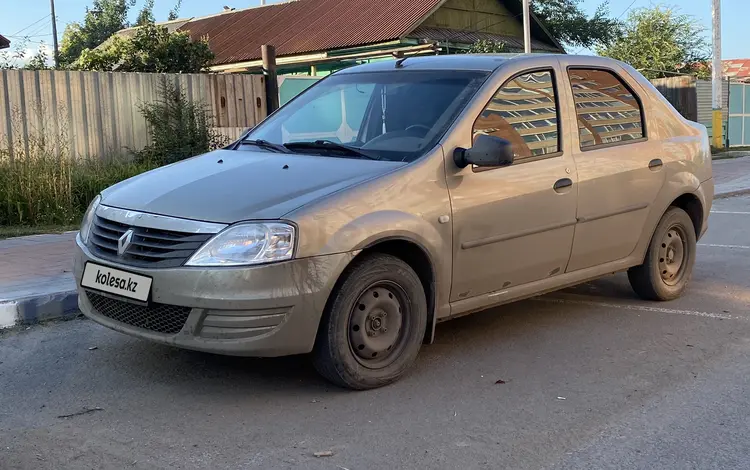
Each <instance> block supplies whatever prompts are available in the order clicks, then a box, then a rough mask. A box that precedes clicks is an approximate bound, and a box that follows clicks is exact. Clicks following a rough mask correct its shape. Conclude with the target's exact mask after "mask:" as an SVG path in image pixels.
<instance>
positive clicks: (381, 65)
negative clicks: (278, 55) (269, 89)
mask: <svg viewBox="0 0 750 470" xmlns="http://www.w3.org/2000/svg"><path fill="white" fill-rule="evenodd" d="M545 57H548V58H549V59H550V62H554V61H556V60H557V59H562V58H564V59H565V60H566V61H567V62H568V63H569V65H572V66H579V65H580V66H607V65H609V66H611V65H612V64H614V63H617V61H615V60H613V59H608V58H606V57H598V56H588V55H568V54H564V55H563V54H451V55H436V56H419V57H406V58H402V59H401V60H400V64H399V61H394V60H385V61H379V62H372V63H369V64H362V65H356V66H354V67H349V68H347V69H344V70H341V71H340V72H337V73H338V74H345V73H346V74H348V73H363V72H384V71H388V70H394V69H399V70H477V71H486V72H493V71H495V70H496V69H497V68H498V67H500V66H501V65H503V64H506V63H508V61H513V63H514V64H517V65H518V66H519V67H523V65H524V64H523V62H534V63H535V64H536V65H538V63H539V60H540V59H544V58H545Z"/></svg>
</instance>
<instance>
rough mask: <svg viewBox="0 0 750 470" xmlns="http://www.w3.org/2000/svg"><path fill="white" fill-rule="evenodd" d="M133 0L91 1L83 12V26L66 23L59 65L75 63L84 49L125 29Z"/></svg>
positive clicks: (93, 46) (76, 23) (91, 47)
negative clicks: (90, 4) (91, 3)
mask: <svg viewBox="0 0 750 470" xmlns="http://www.w3.org/2000/svg"><path fill="white" fill-rule="evenodd" d="M133 5H135V0H94V4H93V6H92V8H91V9H88V8H87V9H86V15H85V16H84V19H83V22H82V23H78V22H73V23H70V24H69V25H68V26H67V27H66V28H65V32H64V33H63V37H62V42H61V44H60V65H61V66H62V67H65V66H68V65H70V64H72V63H73V62H75V61H76V60H77V59H78V57H79V56H80V55H81V52H83V50H84V49H93V48H95V47H96V46H98V45H99V44H101V43H103V42H104V41H106V40H107V39H108V38H109V37H111V36H112V35H113V34H115V33H116V32H117V31H119V30H121V29H124V28H127V27H128V26H129V23H128V11H129V10H130V8H131V7H132V6H133Z"/></svg>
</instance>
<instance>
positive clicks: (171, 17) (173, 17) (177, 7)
mask: <svg viewBox="0 0 750 470" xmlns="http://www.w3.org/2000/svg"><path fill="white" fill-rule="evenodd" d="M181 6H182V0H177V3H175V5H174V8H172V9H171V10H169V16H168V17H167V19H168V20H169V21H172V20H176V19H177V18H178V15H179V14H180V7H181Z"/></svg>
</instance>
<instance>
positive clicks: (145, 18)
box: [135, 0, 156, 26]
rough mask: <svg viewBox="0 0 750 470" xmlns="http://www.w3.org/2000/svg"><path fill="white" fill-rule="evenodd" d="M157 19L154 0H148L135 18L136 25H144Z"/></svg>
mask: <svg viewBox="0 0 750 470" xmlns="http://www.w3.org/2000/svg"><path fill="white" fill-rule="evenodd" d="M154 21H156V20H155V19H154V0H146V3H145V4H144V5H143V8H141V11H139V12H138V17H137V18H136V19H135V25H136V26H143V25H146V24H149V23H153V22H154Z"/></svg>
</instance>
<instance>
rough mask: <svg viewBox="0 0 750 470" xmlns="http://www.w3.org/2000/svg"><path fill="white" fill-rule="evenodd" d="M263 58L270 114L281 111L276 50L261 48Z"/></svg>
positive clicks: (268, 46)
mask: <svg viewBox="0 0 750 470" xmlns="http://www.w3.org/2000/svg"><path fill="white" fill-rule="evenodd" d="M260 54H261V57H262V58H263V76H264V77H265V79H266V106H267V108H268V114H271V113H272V112H274V111H276V110H277V109H279V82H278V81H277V79H276V48H275V47H273V46H271V45H268V44H264V45H262V46H261V47H260Z"/></svg>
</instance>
